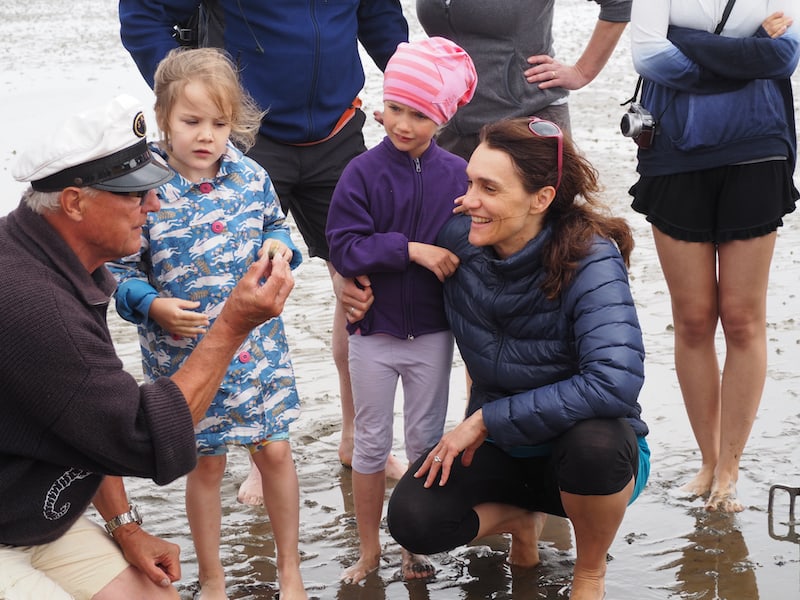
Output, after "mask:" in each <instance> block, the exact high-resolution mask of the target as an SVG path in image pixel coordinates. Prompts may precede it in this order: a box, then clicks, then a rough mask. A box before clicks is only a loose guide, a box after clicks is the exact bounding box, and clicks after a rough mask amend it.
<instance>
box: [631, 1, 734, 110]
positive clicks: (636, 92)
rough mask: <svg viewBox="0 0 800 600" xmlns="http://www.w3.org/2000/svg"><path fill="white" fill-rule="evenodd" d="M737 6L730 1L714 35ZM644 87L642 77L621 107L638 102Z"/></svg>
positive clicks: (719, 30)
mask: <svg viewBox="0 0 800 600" xmlns="http://www.w3.org/2000/svg"><path fill="white" fill-rule="evenodd" d="M734 4H736V0H728V3H727V4H726V5H725V10H724V11H722V18H721V19H720V20H719V23H717V27H716V29H714V33H715V34H717V35H719V34H720V32H721V31H722V29H723V28H724V27H725V23H727V22H728V17H730V16H731V11H732V10H733V5H734ZM641 87H642V78H641V76H640V77H639V79H638V80H637V81H636V89H635V90H634V91H633V96H631V97H630V98H628V99H627V100H625V102H623V103H622V104H620V106H625V105H626V104H630V103H631V102H636V97H637V96H638V95H639V89H640V88H641Z"/></svg>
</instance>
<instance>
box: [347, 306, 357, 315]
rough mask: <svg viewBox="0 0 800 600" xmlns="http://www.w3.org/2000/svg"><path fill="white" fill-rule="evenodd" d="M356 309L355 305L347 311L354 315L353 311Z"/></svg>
mask: <svg viewBox="0 0 800 600" xmlns="http://www.w3.org/2000/svg"><path fill="white" fill-rule="evenodd" d="M355 309H356V307H355V306H351V307H350V310H348V311H347V312H348V314H351V315H352V314H353V311H354V310H355Z"/></svg>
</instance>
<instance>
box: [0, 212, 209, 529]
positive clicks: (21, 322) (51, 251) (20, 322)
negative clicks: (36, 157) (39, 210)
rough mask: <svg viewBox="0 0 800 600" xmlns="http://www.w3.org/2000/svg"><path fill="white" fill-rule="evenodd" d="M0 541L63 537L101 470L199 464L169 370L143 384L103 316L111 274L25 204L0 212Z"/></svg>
mask: <svg viewBox="0 0 800 600" xmlns="http://www.w3.org/2000/svg"><path fill="white" fill-rule="evenodd" d="M0 277H2V285H0V544H10V545H36V544H41V543H45V542H49V541H52V540H54V539H57V538H58V537H59V536H61V535H62V534H63V533H64V532H65V531H66V530H67V529H68V528H69V527H70V526H71V525H72V524H73V523H74V522H75V520H76V519H77V518H78V517H80V516H81V515H82V514H83V512H84V510H85V509H86V507H87V506H88V505H89V503H90V502H91V500H92V498H93V496H94V494H95V492H96V491H97V488H98V486H99V485H100V482H101V481H102V477H103V475H104V474H108V475H128V476H136V477H146V478H151V479H153V480H154V481H155V482H156V483H158V484H165V483H168V482H170V481H172V480H174V479H176V478H177V477H179V476H181V475H183V474H185V473H187V472H188V471H190V470H191V469H192V468H193V467H194V465H195V460H196V459H195V441H194V433H193V428H192V419H191V415H190V413H189V409H188V407H187V405H186V401H185V399H184V397H183V395H182V393H181V392H180V390H179V389H178V387H177V386H176V385H175V384H174V383H172V381H171V380H169V379H166V378H162V379H159V380H158V381H156V382H155V383H154V384H152V385H143V386H139V385H138V384H137V382H136V380H135V379H134V378H133V376H132V375H130V374H129V373H127V372H125V371H124V370H123V368H122V362H121V361H120V359H119V358H118V357H117V355H116V352H115V349H114V345H113V342H112V340H111V335H110V333H109V330H108V326H107V324H106V310H107V308H108V302H109V297H110V295H111V293H112V292H113V290H114V279H113V277H111V274H110V273H108V271H107V270H106V269H105V267H101V268H99V269H97V270H96V271H94V272H93V273H89V272H88V271H87V270H86V269H85V268H84V267H83V265H82V264H81V262H80V261H79V260H78V257H77V256H76V255H75V254H74V253H73V252H72V250H71V249H70V247H69V246H68V245H67V244H66V243H65V242H64V241H63V240H62V239H61V237H59V235H58V234H57V233H56V231H55V230H54V229H53V228H52V227H50V225H49V224H48V223H47V221H45V219H43V218H42V217H41V216H39V215H37V214H35V213H33V212H32V211H31V210H30V209H28V208H27V207H26V206H25V205H23V204H20V206H19V207H18V208H17V209H16V210H14V211H13V212H11V213H10V214H9V215H8V216H6V217H4V218H2V219H0Z"/></svg>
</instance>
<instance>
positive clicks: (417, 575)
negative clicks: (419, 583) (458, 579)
mask: <svg viewBox="0 0 800 600" xmlns="http://www.w3.org/2000/svg"><path fill="white" fill-rule="evenodd" d="M401 554H402V555H403V564H402V567H401V569H402V572H403V579H404V580H405V581H410V580H412V579H427V578H428V577H433V576H434V575H435V574H436V569H435V568H434V566H433V565H432V564H431V561H430V560H428V557H427V556H425V555H424V554H412V553H411V552H409V551H408V550H406V549H405V548H403V549H402V551H401Z"/></svg>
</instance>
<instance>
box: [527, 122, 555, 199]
mask: <svg viewBox="0 0 800 600" xmlns="http://www.w3.org/2000/svg"><path fill="white" fill-rule="evenodd" d="M528 129H529V130H530V132H531V133H532V134H533V135H535V136H536V137H541V138H556V139H557V140H558V178H557V179H556V185H555V189H556V191H558V186H559V185H561V166H562V162H563V159H564V134H563V133H561V128H560V127H559V126H558V125H556V124H555V123H553V122H552V121H546V120H544V119H540V118H539V117H531V118H530V120H529V121H528Z"/></svg>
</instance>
